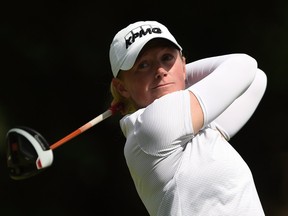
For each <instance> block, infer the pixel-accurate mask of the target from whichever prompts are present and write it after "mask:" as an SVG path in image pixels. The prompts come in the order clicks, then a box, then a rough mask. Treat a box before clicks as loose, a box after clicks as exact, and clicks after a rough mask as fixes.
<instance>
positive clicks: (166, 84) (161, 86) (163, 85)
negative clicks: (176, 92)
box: [152, 82, 173, 89]
mask: <svg viewBox="0 0 288 216" xmlns="http://www.w3.org/2000/svg"><path fill="white" fill-rule="evenodd" d="M172 84H173V83H172V82H171V83H162V84H159V85H157V86H155V87H153V88H152V89H157V88H163V87H167V86H170V85H172Z"/></svg>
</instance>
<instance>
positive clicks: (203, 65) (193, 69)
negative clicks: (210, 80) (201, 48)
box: [186, 53, 242, 88]
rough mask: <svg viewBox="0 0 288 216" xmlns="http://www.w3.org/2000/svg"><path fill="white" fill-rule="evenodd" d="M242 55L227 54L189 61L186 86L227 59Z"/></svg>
mask: <svg viewBox="0 0 288 216" xmlns="http://www.w3.org/2000/svg"><path fill="white" fill-rule="evenodd" d="M240 55H242V54H239V53H235V54H227V55H221V56H215V57H208V58H204V59H200V60H197V61H194V62H191V63H188V64H187V65H186V87H187V88H188V87H190V86H191V85H193V84H195V83H197V82H198V81H200V80H202V79H203V78H205V77H206V76H207V75H209V74H210V73H212V72H213V71H214V70H215V69H216V68H217V67H218V66H219V65H221V64H222V63H223V62H225V61H227V59H229V58H232V57H235V56H240Z"/></svg>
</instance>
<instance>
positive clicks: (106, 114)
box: [50, 109, 113, 150]
mask: <svg viewBox="0 0 288 216" xmlns="http://www.w3.org/2000/svg"><path fill="white" fill-rule="evenodd" d="M112 114H113V111H112V110H111V109H108V110H107V111H105V112H103V113H102V114H100V115H98V116H97V117H95V118H94V119H92V120H91V121H89V122H87V123H86V124H84V125H83V126H81V127H80V128H78V129H76V130H75V131H73V132H72V133H70V134H68V135H67V136H65V137H63V138H62V139H60V140H59V141H57V142H55V143H54V144H52V145H51V146H50V149H52V150H53V149H55V148H57V147H59V146H61V145H62V144H64V143H66V142H67V141H69V140H71V139H72V138H74V137H76V136H78V135H79V134H81V133H83V132H84V131H86V130H88V129H90V128H91V127H93V126H94V125H96V124H98V123H99V122H101V121H103V120H104V119H106V118H108V117H109V116H111V115H112Z"/></svg>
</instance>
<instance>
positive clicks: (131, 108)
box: [110, 39, 185, 115]
mask: <svg viewBox="0 0 288 216" xmlns="http://www.w3.org/2000/svg"><path fill="white" fill-rule="evenodd" d="M152 47H174V48H176V49H178V50H179V48H178V47H177V46H176V45H175V44H173V43H172V42H170V41H168V40H165V39H164V40H163V39H152V40H151V41H149V42H148V43H147V44H146V45H145V46H144V47H143V49H142V50H141V52H140V53H139V55H138V57H137V58H139V57H140V56H141V55H142V53H144V52H145V50H147V49H150V48H152ZM179 52H180V54H181V56H182V59H183V61H185V57H184V56H183V53H182V52H181V51H180V50H179ZM122 72H123V71H120V72H119V73H118V76H117V78H118V79H121V73H122ZM110 92H111V94H112V97H113V100H114V102H115V103H122V105H123V108H122V110H121V113H122V114H123V115H126V114H131V113H133V112H135V111H137V109H138V108H137V107H136V106H135V104H134V103H133V102H132V101H131V100H129V99H127V98H125V97H123V96H122V95H121V94H120V93H119V92H118V91H117V89H116V88H115V87H114V85H113V83H112V82H111V83H110Z"/></svg>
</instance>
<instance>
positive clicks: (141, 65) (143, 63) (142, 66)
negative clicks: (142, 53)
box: [138, 61, 149, 69]
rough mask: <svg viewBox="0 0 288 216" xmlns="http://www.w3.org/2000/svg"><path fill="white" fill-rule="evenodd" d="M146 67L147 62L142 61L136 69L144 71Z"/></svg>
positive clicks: (147, 65)
mask: <svg viewBox="0 0 288 216" xmlns="http://www.w3.org/2000/svg"><path fill="white" fill-rule="evenodd" d="M147 67H149V64H148V62H147V61H142V62H140V63H139V64H138V69H145V68H147Z"/></svg>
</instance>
